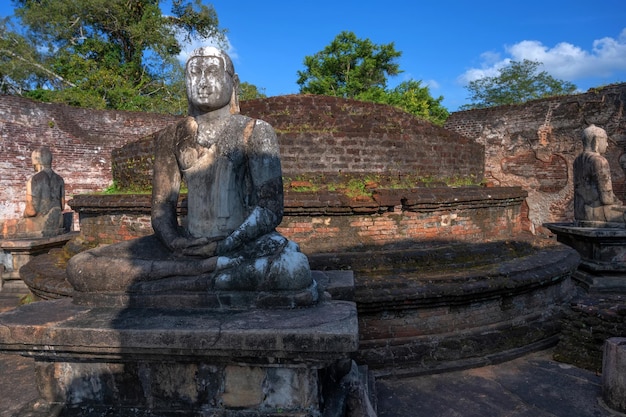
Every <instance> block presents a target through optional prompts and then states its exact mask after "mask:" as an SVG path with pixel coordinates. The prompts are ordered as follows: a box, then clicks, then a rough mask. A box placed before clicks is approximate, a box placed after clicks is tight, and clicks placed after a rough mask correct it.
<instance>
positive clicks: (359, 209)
mask: <svg viewBox="0 0 626 417" xmlns="http://www.w3.org/2000/svg"><path fill="white" fill-rule="evenodd" d="M527 195H528V193H527V192H526V191H524V190H522V189H521V188H520V187H502V188H485V187H460V188H454V187H418V188H409V189H374V190H372V197H368V196H363V197H362V198H350V197H348V196H346V195H345V194H342V193H340V192H331V191H320V192H293V191H286V192H285V202H284V211H285V215H286V216H295V215H307V216H310V215H329V216H333V215H339V216H341V215H346V214H375V213H385V212H388V211H393V210H394V208H395V207H398V206H399V207H402V210H407V211H419V210H434V209H437V208H444V207H445V208H450V207H453V208H459V207H461V208H465V207H474V206H475V207H486V206H500V205H519V204H521V202H522V201H523V200H524V199H525V198H526V196H527ZM150 199H151V196H150V195H149V194H107V195H95V194H83V195H76V196H74V197H73V199H72V200H70V202H69V205H70V206H71V207H72V209H73V210H75V211H77V212H79V213H100V214H105V213H110V212H117V211H120V210H123V211H125V212H134V213H147V214H149V213H150V206H151V204H150ZM179 210H180V212H181V213H185V212H186V202H185V196H181V198H180V200H179Z"/></svg>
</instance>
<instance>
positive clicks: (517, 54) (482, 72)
mask: <svg viewBox="0 0 626 417" xmlns="http://www.w3.org/2000/svg"><path fill="white" fill-rule="evenodd" d="M505 52H506V53H507V55H508V57H506V58H501V57H500V56H499V55H498V54H497V53H493V52H486V53H484V54H482V55H481V67H480V68H470V69H469V70H467V71H466V72H465V73H463V74H462V75H461V76H460V77H459V82H461V83H462V84H467V83H468V82H470V81H473V80H477V79H480V78H484V77H492V76H494V75H497V74H498V69H500V68H502V67H503V66H506V65H508V64H509V63H510V62H511V61H523V60H524V59H529V60H531V61H539V62H541V63H543V66H542V67H541V69H542V70H544V71H546V72H548V73H549V74H550V75H552V76H554V77H556V78H560V79H564V80H567V81H574V80H577V79H582V78H585V77H610V76H611V75H612V74H613V73H615V72H618V71H624V70H626V29H623V30H622V32H621V33H620V35H619V36H618V37H617V38H616V39H615V38H610V37H605V38H602V39H598V40H595V41H593V47H592V49H591V50H590V51H586V50H584V49H583V48H581V47H579V46H576V45H572V44H571V43H567V42H561V43H559V44H557V45H555V46H554V47H552V48H549V47H547V46H546V45H544V44H542V43H541V42H539V41H535V40H524V41H521V42H519V43H516V44H514V45H511V46H506V47H505Z"/></svg>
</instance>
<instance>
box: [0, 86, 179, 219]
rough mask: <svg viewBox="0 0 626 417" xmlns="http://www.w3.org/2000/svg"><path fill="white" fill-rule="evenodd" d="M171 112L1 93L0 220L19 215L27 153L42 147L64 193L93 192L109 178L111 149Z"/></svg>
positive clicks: (158, 125)
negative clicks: (107, 108) (108, 107)
mask: <svg viewBox="0 0 626 417" xmlns="http://www.w3.org/2000/svg"><path fill="white" fill-rule="evenodd" d="M174 120H175V118H174V117H172V116H164V115H157V114H147V113H134V112H117V111H100V110H91V109H80V108H74V107H70V106H66V105H61V104H47V103H39V102H34V101H31V100H28V99H24V98H20V97H13V96H0V190H1V191H0V192H1V193H2V198H1V201H0V220H4V219H15V218H19V217H21V216H22V212H23V210H24V194H25V185H26V180H27V179H28V177H29V176H31V175H32V174H33V168H32V164H31V158H30V156H31V153H32V151H33V149H34V148H36V147H38V146H41V145H46V146H48V147H50V149H51V150H52V155H53V161H52V168H53V169H54V170H55V171H56V172H57V173H58V174H59V175H61V176H62V177H63V178H64V180H65V184H66V195H67V197H68V198H67V199H69V198H70V197H71V196H72V195H73V194H78V193H85V192H93V191H96V190H102V189H104V188H106V187H108V186H109V185H110V184H111V182H112V176H111V152H112V150H113V149H115V148H118V147H120V146H122V145H124V144H126V143H128V142H132V141H135V140H137V139H139V138H141V137H143V136H145V135H147V134H149V133H151V132H154V131H156V130H159V129H162V128H163V127H165V126H166V125H168V124H169V123H172V122H173V121H174Z"/></svg>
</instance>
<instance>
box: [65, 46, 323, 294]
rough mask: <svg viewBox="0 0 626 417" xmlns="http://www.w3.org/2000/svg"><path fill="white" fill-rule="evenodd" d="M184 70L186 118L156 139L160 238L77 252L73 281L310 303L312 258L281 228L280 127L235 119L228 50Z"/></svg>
mask: <svg viewBox="0 0 626 417" xmlns="http://www.w3.org/2000/svg"><path fill="white" fill-rule="evenodd" d="M185 74H186V85H187V96H188V102H189V117H187V118H185V119H184V120H181V121H180V122H179V123H177V124H175V125H172V126H170V127H169V128H166V129H164V130H163V131H161V132H159V133H158V134H157V135H156V138H155V162H154V174H153V190H152V227H153V229H154V232H155V234H154V235H152V236H148V237H145V238H139V239H135V240H132V241H128V242H122V243H119V244H114V245H110V246H107V247H102V248H96V249H93V250H90V251H87V252H83V253H81V254H78V255H76V256H74V257H73V258H72V259H71V260H70V262H69V266H68V270H67V272H68V280H69V281H70V282H71V283H72V285H73V286H74V288H75V289H76V290H77V291H78V292H90V291H113V292H116V291H117V292H120V291H125V292H126V293H128V294H142V293H143V294H155V293H156V294H165V293H170V294H171V293H172V292H173V293H176V292H184V293H185V294H189V293H198V292H199V293H202V292H214V291H226V292H229V291H230V292H232V291H244V292H246V291H247V292H249V291H261V292H295V293H298V292H300V291H304V293H308V294H309V296H308V300H309V302H311V301H312V300H313V298H316V297H317V295H316V293H315V294H313V293H314V287H315V283H314V280H313V279H312V277H311V271H310V269H309V263H308V259H307V257H306V256H305V255H304V254H302V253H301V252H300V250H299V247H298V245H297V244H295V243H294V242H291V241H289V240H288V239H286V238H285V237H283V236H281V235H280V234H279V233H277V232H276V230H275V228H276V227H277V226H278V225H279V224H280V222H281V220H282V216H283V184H282V172H281V165H280V158H279V150H278V142H277V138H276V134H275V133H274V130H273V129H272V127H271V126H270V125H269V124H267V123H265V122H263V121H261V120H255V119H251V118H249V117H246V116H242V115H240V114H239V104H238V99H237V94H238V91H237V90H238V85H239V81H238V77H237V75H236V74H235V72H234V68H233V64H232V61H231V59H230V58H229V57H228V55H227V54H226V53H225V52H223V51H221V50H218V49H216V48H213V47H205V48H199V49H196V50H195V51H194V52H193V53H192V54H191V56H190V58H189V60H188V62H187V65H186V73H185ZM183 181H184V182H185V184H186V185H187V188H188V196H187V200H188V204H187V217H186V219H184V220H183V222H182V223H183V224H182V225H180V224H179V222H178V220H177V203H178V198H179V193H180V187H181V183H182V182H183ZM103 271H104V275H105V276H103ZM304 298H307V296H305V297H304Z"/></svg>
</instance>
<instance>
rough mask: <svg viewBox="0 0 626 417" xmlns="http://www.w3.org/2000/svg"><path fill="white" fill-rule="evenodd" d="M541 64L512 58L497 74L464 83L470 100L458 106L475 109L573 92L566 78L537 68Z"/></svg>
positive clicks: (571, 85)
mask: <svg viewBox="0 0 626 417" xmlns="http://www.w3.org/2000/svg"><path fill="white" fill-rule="evenodd" d="M541 65H543V64H542V63H540V62H537V61H531V60H528V59H525V60H523V61H521V62H518V61H511V62H510V63H509V65H507V66H506V67H503V68H501V69H500V70H499V71H498V75H497V76H494V77H485V78H480V79H478V80H474V81H470V83H469V84H468V85H467V86H466V88H467V90H469V92H470V97H469V100H471V101H472V102H473V103H470V104H466V105H464V106H462V107H461V109H463V110H468V109H477V108H485V107H493V106H501V105H505V104H520V103H525V102H527V101H529V100H535V99H539V98H545V97H552V96H558V95H567V94H571V93H573V92H574V91H576V86H575V85H574V84H572V83H570V82H569V81H563V80H559V79H556V78H554V77H552V76H551V75H550V74H548V73H547V72H546V71H539V67H540V66H541Z"/></svg>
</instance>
